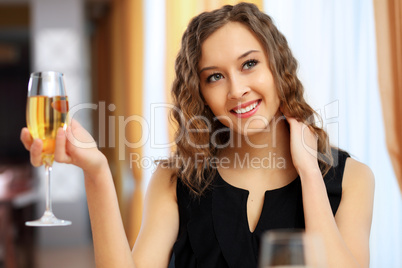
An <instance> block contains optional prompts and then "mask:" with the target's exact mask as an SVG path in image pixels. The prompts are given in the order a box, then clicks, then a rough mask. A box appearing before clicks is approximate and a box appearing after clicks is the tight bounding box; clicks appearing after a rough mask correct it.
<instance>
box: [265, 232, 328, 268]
mask: <svg viewBox="0 0 402 268" xmlns="http://www.w3.org/2000/svg"><path fill="white" fill-rule="evenodd" d="M258 267H259V268H326V267H327V264H326V258H325V250H324V245H323V242H322V239H320V237H319V236H317V235H312V234H307V233H306V232H304V231H302V230H272V231H268V232H266V233H265V234H264V235H263V237H262V240H261V250H260V256H259V266H258Z"/></svg>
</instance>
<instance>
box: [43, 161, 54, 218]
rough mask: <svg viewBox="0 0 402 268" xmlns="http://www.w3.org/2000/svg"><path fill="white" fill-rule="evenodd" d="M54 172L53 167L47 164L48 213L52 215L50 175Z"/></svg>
mask: <svg viewBox="0 0 402 268" xmlns="http://www.w3.org/2000/svg"><path fill="white" fill-rule="evenodd" d="M51 171H52V166H51V165H49V164H48V163H45V174H46V212H50V213H52V201H51V189H50V188H51V187H50V186H51V185H50V173H51Z"/></svg>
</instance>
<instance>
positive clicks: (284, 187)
mask: <svg viewBox="0 0 402 268" xmlns="http://www.w3.org/2000/svg"><path fill="white" fill-rule="evenodd" d="M216 173H217V178H218V180H219V181H220V182H221V183H223V184H224V185H227V186H229V187H230V188H232V189H235V190H239V191H242V192H245V193H247V194H249V193H250V191H249V190H247V189H244V188H241V187H237V186H234V185H232V184H230V183H229V182H227V181H226V180H225V179H224V178H223V177H222V175H221V174H220V173H219V170H218V169H216ZM298 180H300V176H299V175H297V176H296V178H294V179H293V180H292V181H290V182H289V183H288V184H286V185H284V186H281V187H279V188H274V189H268V190H265V194H267V193H269V192H275V191H282V190H285V189H286V188H288V187H290V186H291V185H293V184H294V183H296V182H297V181H298Z"/></svg>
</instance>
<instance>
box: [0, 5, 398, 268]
mask: <svg viewBox="0 0 402 268" xmlns="http://www.w3.org/2000/svg"><path fill="white" fill-rule="evenodd" d="M236 2H239V1H229V0H227V1H224V0H197V1H196V0H192V1H188V0H148V1H141V0H114V1H112V0H68V1H66V0H0V126H1V131H0V178H3V177H4V178H5V176H3V177H2V175H1V174H4V172H3V173H1V172H2V171H3V170H5V169H6V168H8V167H17V169H23V170H26V169H28V170H29V171H31V173H29V172H27V173H23V174H25V175H23V176H20V177H25V178H26V181H27V185H28V186H30V185H33V190H32V189H31V190H29V189H30V187H28V186H27V187H25V188H24V191H25V190H26V189H28V191H27V192H29V194H24V195H20V197H19V199H18V201H17V202H16V201H13V202H11V204H12V205H11V206H12V207H13V209H14V210H15V211H16V213H15V212H14V214H13V217H12V218H13V219H14V220H16V221H18V222H15V226H13V230H14V231H15V233H16V234H17V235H16V239H17V240H18V241H17V250H16V252H15V254H16V255H17V256H20V257H22V258H25V257H24V256H26V255H27V252H28V253H29V252H33V253H35V254H34V256H33V260H31V259H29V260H30V261H32V262H33V263H29V264H28V266H25V267H34V264H35V263H36V264H37V266H38V267H41V268H42V267H45V268H46V267H94V264H93V252H92V251H91V233H90V227H89V220H88V215H87V207H86V200H85V192H84V184H83V176H82V172H81V171H80V170H79V169H77V168H75V167H73V166H69V165H62V164H57V163H56V164H55V165H54V169H53V179H52V181H53V186H52V189H53V201H54V212H55V214H56V215H57V216H59V217H60V218H65V219H68V220H71V221H72V222H73V224H72V226H70V227H58V228H41V229H35V228H34V229H29V230H30V231H28V233H26V230H27V229H26V227H24V226H23V225H22V226H21V222H22V223H23V221H25V219H32V217H38V216H40V214H41V213H42V211H43V208H44V199H43V197H44V191H43V189H42V188H43V187H42V185H43V183H42V180H43V173H44V170H43V168H35V169H34V168H31V167H30V164H29V155H28V153H27V152H26V151H25V149H24V148H23V146H22V145H21V144H20V141H19V132H20V129H21V128H22V127H23V126H25V103H26V92H27V84H28V79H29V73H30V72H33V71H41V70H55V71H60V72H63V73H64V74H65V82H66V87H67V93H68V95H69V100H70V107H71V108H72V109H73V110H74V118H76V119H77V120H79V121H80V122H81V123H82V124H83V125H84V126H85V127H86V128H87V129H88V130H89V131H90V132H91V133H92V134H93V136H94V138H95V139H96V140H97V142H98V146H99V147H100V149H101V150H102V152H103V153H104V154H105V155H106V156H107V157H108V160H109V164H110V167H111V170H112V173H113V176H114V181H115V185H116V191H117V194H118V197H119V203H120V209H121V212H122V217H123V221H124V224H125V227H126V232H127V236H128V238H129V241H130V244H131V245H132V244H133V243H134V241H135V237H136V234H137V232H138V228H139V222H140V220H141V213H142V198H143V194H144V193H145V191H146V187H147V183H148V180H149V178H150V176H151V174H152V172H153V170H154V168H155V165H154V161H155V160H157V159H161V158H165V157H167V156H168V155H169V152H170V150H171V144H170V141H171V140H172V138H171V137H172V128H171V127H169V125H170V123H171V122H170V121H169V119H168V111H169V108H170V106H169V102H170V92H169V90H170V85H171V82H172V79H173V76H174V74H173V64H174V59H175V56H176V54H177V51H178V49H179V44H180V38H181V34H182V33H183V31H184V29H185V27H186V25H187V23H188V21H189V20H190V18H191V17H193V16H194V15H196V14H198V13H200V12H201V11H204V10H211V9H214V8H218V7H220V6H222V5H223V4H226V3H227V4H234V3H236ZM249 2H254V3H255V4H257V5H258V6H259V7H260V8H261V9H264V10H265V11H266V12H267V13H268V14H269V15H271V16H272V18H273V19H274V21H275V23H276V24H277V26H278V28H279V29H280V30H281V31H282V32H283V33H284V34H285V36H286V37H287V39H288V41H289V43H290V46H291V48H292V50H293V52H294V54H295V56H296V58H297V59H298V60H299V63H300V69H299V74H300V78H301V80H302V82H303V84H304V86H305V89H306V96H307V99H308V100H309V101H310V103H311V104H312V105H313V107H314V108H315V109H316V110H317V111H319V113H320V114H321V116H322V117H323V120H324V126H325V127H326V128H327V130H328V131H329V133H330V138H331V142H332V143H333V144H334V145H337V146H339V147H341V148H343V149H346V150H347V151H349V152H350V153H351V154H352V156H354V157H355V158H357V159H358V160H359V161H362V162H364V163H365V164H367V165H369V166H370V167H371V168H372V170H373V172H374V174H375V177H376V196H375V208H374V218H373V227H372V235H371V267H402V257H401V255H400V254H399V253H400V252H401V250H402V232H401V228H400V226H402V204H401V197H400V192H399V190H398V184H397V180H396V177H395V175H394V172H393V169H392V166H391V163H390V159H389V156H388V152H387V150H386V144H385V135H384V127H383V126H384V121H383V117H382V111H381V103H380V97H379V88H378V81H377V60H376V39H375V20H374V11H373V3H372V1H358V0H353V1H348V0H342V1H335V0H331V1H326V0H325V1H324V0H308V1H302V2H301V1H298V0H281V1H275V0H265V1H262V0H260V1H249ZM26 174H28V175H26ZM22 180H23V179H22ZM0 185H1V184H0ZM21 192H23V191H22V190H21ZM21 196H22V197H21ZM2 204H5V203H2ZM0 215H3V214H1V210H0ZM4 215H6V214H4ZM0 219H1V217H0ZM3 219H5V218H4V217H3ZM24 230H25V232H24ZM24 239H25V240H24ZM24 241H33V242H32V243H33V245H34V246H33V247H28V249H25V251H24V250H23V249H20V247H21V244H24ZM7 254H8V253H7V249H5V247H4V245H3V246H2V245H0V259H2V260H3V261H2V262H0V263H2V264H3V266H4V265H5V267H7V263H5V262H4V259H5V257H6V256H7ZM28 255H29V254H28ZM80 256H81V257H80ZM23 265H24V261H20V263H19V267H23ZM63 265H65V266H63ZM0 267H1V266H0ZM9 267H10V268H12V267H11V266H9Z"/></svg>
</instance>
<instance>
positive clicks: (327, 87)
mask: <svg viewBox="0 0 402 268" xmlns="http://www.w3.org/2000/svg"><path fill="white" fill-rule="evenodd" d="M264 9H265V12H266V13H267V14H269V15H270V16H271V17H272V18H273V19H274V21H275V23H276V25H277V26H278V28H279V29H280V30H281V31H282V33H284V34H285V36H286V37H287V39H288V41H289V43H290V46H291V48H292V51H293V53H294V54H295V57H296V58H297V59H298V61H299V63H300V68H299V74H300V77H301V80H302V82H303V84H304V86H305V90H306V96H307V100H308V101H309V102H310V103H311V104H312V105H313V107H314V109H316V110H319V111H320V112H321V115H322V117H323V120H324V126H327V127H328V130H329V133H330V139H331V142H332V143H333V144H335V145H338V146H339V147H341V148H342V149H345V150H347V151H348V152H349V153H351V155H352V157H354V158H356V159H357V160H359V161H361V162H363V163H365V164H367V165H368V166H370V167H371V169H372V170H373V172H374V175H375V178H376V190H375V201H374V215H373V225H372V231H371V240H370V247H371V265H370V267H372V268H383V267H389V268H397V267H402V255H401V254H400V253H401V252H402V231H401V228H402V227H401V226H402V202H401V195H400V193H399V188H398V186H397V182H396V178H395V175H394V173H393V170H392V167H391V163H390V160H389V157H388V153H387V150H386V145H385V136H384V128H383V121H382V120H383V119H382V115H381V106H380V97H379V93H378V82H377V62H376V60H377V59H376V54H375V53H376V47H375V27H374V23H375V22H374V12H373V4H372V1H370V0H353V1H350V0H304V1H299V0H281V1H277V0H265V1H264Z"/></svg>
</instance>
